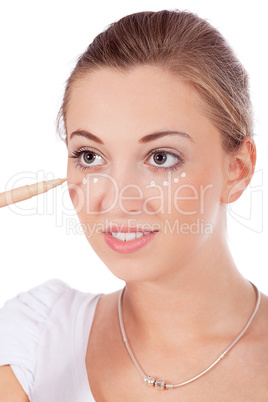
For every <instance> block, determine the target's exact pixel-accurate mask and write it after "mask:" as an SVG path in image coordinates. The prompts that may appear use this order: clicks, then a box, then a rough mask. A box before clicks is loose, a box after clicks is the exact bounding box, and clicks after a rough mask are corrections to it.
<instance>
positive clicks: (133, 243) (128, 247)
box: [103, 228, 157, 254]
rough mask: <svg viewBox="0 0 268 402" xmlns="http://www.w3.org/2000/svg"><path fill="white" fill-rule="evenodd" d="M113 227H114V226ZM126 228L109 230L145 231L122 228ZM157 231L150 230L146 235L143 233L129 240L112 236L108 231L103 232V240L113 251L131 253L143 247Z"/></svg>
mask: <svg viewBox="0 0 268 402" xmlns="http://www.w3.org/2000/svg"><path fill="white" fill-rule="evenodd" d="M114 229H115V228H114ZM124 229H128V230H123V229H120V230H118V228H117V230H111V231H113V232H123V233H127V232H131V233H133V232H145V230H137V229H134V228H132V229H133V230H130V229H131V228H124ZM156 233H157V232H150V233H148V234H147V235H144V236H142V237H140V238H139V239H133V240H130V241H122V240H118V239H116V238H114V237H113V236H112V235H111V234H110V233H109V232H104V233H103V234H104V240H105V242H106V244H107V245H108V246H109V247H110V248H111V249H112V250H114V251H116V252H118V253H121V254H129V253H133V252H135V251H138V250H140V249H141V248H143V247H145V246H146V245H147V244H148V243H149V242H150V241H151V240H153V238H154V237H155V235H156Z"/></svg>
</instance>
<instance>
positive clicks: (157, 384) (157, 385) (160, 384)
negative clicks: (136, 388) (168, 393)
mask: <svg viewBox="0 0 268 402" xmlns="http://www.w3.org/2000/svg"><path fill="white" fill-rule="evenodd" d="M154 387H155V388H156V389H160V390H161V391H163V390H164V389H166V384H165V382H164V381H162V380H156V381H155V383H154Z"/></svg>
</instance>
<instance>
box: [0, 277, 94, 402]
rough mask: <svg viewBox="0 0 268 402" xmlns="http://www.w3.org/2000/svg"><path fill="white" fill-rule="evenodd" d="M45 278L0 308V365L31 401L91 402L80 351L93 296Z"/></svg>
mask: <svg viewBox="0 0 268 402" xmlns="http://www.w3.org/2000/svg"><path fill="white" fill-rule="evenodd" d="M100 296H101V295H94V294H88V293H83V292H79V291H77V290H75V289H72V288H70V287H69V286H68V285H66V284H65V283H64V282H61V281H59V280H51V281H49V282H46V283H44V284H43V285H41V286H38V287H36V288H34V289H31V290H30V291H29V292H23V293H20V294H19V295H18V296H17V297H16V298H14V299H12V300H9V301H8V302H6V304H5V306H4V307H3V308H2V309H1V310H0V366H3V365H6V364H10V365H11V368H12V370H13V371H14V373H15V375H16V377H17V378H18V380H19V382H20V384H21V386H22V388H23V389H24V391H25V392H26V394H27V395H28V397H29V399H30V401H33V402H93V401H95V399H94V398H93V395H92V393H91V390H90V386H89V382H88V377H87V371H86V363H85V357H86V350H87V343H88V338H89V334H90V330H91V326H92V321H93V318H94V313H95V309H96V305H97V302H98V299H99V297H100Z"/></svg>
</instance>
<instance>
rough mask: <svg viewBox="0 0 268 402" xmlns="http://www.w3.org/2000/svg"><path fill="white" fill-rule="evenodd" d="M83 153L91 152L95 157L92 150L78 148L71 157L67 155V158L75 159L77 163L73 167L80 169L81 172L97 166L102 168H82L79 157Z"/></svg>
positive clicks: (95, 153)
mask: <svg viewBox="0 0 268 402" xmlns="http://www.w3.org/2000/svg"><path fill="white" fill-rule="evenodd" d="M85 152H92V154H94V155H97V156H99V155H98V154H97V152H95V151H93V150H92V149H89V148H80V149H78V150H77V151H72V153H71V155H69V158H73V159H77V160H78V161H77V162H75V167H77V168H79V169H82V170H87V169H89V168H90V169H92V168H93V167H95V168H96V167H98V166H102V165H96V166H94V165H92V166H90V165H89V166H83V165H82V164H81V162H80V157H81V156H82V155H83V154H84V153H85Z"/></svg>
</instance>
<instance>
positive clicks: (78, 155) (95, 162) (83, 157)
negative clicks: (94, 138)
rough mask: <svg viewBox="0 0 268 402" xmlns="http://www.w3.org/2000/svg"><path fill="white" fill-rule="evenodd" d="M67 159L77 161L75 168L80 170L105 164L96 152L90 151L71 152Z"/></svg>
mask: <svg viewBox="0 0 268 402" xmlns="http://www.w3.org/2000/svg"><path fill="white" fill-rule="evenodd" d="M69 158H74V159H77V160H78V162H77V164H76V166H77V167H80V168H81V169H87V168H89V167H94V166H100V165H103V164H104V163H105V161H104V159H103V158H102V157H101V156H100V155H98V154H97V153H96V152H94V151H92V150H90V149H83V148H81V149H79V150H78V151H72V154H71V155H69Z"/></svg>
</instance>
